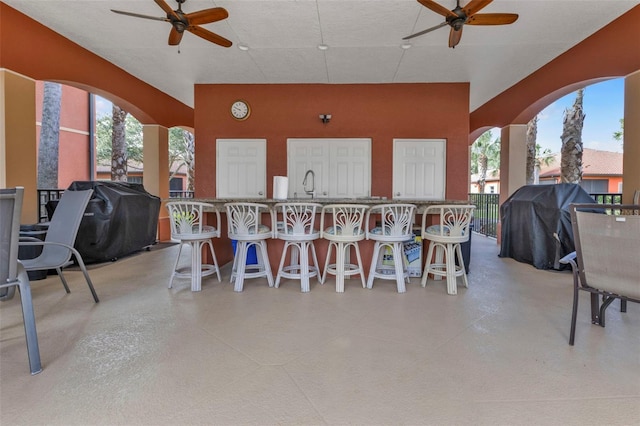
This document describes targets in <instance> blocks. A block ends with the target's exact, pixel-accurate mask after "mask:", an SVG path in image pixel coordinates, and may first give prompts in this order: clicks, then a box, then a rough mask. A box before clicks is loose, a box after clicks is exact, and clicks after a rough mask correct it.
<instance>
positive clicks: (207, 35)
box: [187, 25, 233, 47]
mask: <svg viewBox="0 0 640 426" xmlns="http://www.w3.org/2000/svg"><path fill="white" fill-rule="evenodd" d="M187 31H190V32H192V33H193V34H195V35H197V36H198V37H202V38H203V39H205V40H208V41H210V42H212V43H215V44H218V45H220V46H222V47H231V45H232V44H233V43H231V41H229V40H227V39H226V38H224V37H221V36H219V35H218V34H215V33H212V32H211V31H209V30H205V29H204V28H202V27H198V26H197V25H190V26H188V27H187Z"/></svg>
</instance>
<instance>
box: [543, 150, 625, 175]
mask: <svg viewBox="0 0 640 426" xmlns="http://www.w3.org/2000/svg"><path fill="white" fill-rule="evenodd" d="M622 155H623V154H622V153H621V152H612V151H599V150H596V149H589V148H585V149H584V151H583V153H582V175H583V176H622ZM559 175H560V153H558V154H555V158H554V160H553V162H552V163H551V164H550V165H549V166H543V167H542V169H541V170H540V177H541V178H543V177H552V176H559Z"/></svg>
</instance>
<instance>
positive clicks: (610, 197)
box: [589, 192, 622, 204]
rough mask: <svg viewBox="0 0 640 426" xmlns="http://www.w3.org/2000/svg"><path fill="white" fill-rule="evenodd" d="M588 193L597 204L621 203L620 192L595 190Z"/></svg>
mask: <svg viewBox="0 0 640 426" xmlns="http://www.w3.org/2000/svg"><path fill="white" fill-rule="evenodd" d="M589 195H591V196H592V197H593V199H594V200H596V203H598V204H622V193H620V192H595V193H592V194H589Z"/></svg>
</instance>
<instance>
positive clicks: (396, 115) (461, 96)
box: [195, 83, 469, 269]
mask: <svg viewBox="0 0 640 426" xmlns="http://www.w3.org/2000/svg"><path fill="white" fill-rule="evenodd" d="M236 99H244V100H246V101H247V102H248V103H249V104H250V106H251V115H250V117H249V118H248V119H247V120H245V121H236V120H234V119H233V118H232V117H231V114H230V112H229V109H230V106H231V104H232V103H233V102H234V101H235V100H236ZM195 106H196V108H195V110H196V114H195V140H196V158H197V161H196V197H215V196H216V192H215V191H216V158H215V154H216V139H219V138H265V139H267V182H271V181H272V180H273V176H276V175H286V174H287V138H291V137H308V138H323V137H326V138H349V137H366V138H371V140H372V142H371V143H372V149H371V151H372V158H371V170H372V176H371V191H372V194H376V195H382V196H386V197H389V198H391V197H392V194H391V190H392V182H391V180H392V176H391V174H392V159H393V158H392V157H393V155H392V151H393V139H394V138H444V139H446V140H447V183H446V185H447V187H446V197H447V198H448V199H463V200H466V199H467V198H468V196H467V192H468V182H469V158H468V156H469V147H468V142H467V141H468V134H469V128H468V117H469V114H468V111H469V85H468V84H467V83H455V84H353V85H329V84H290V85H286V84H285V85H197V86H196V88H195ZM319 114H331V116H332V118H331V121H330V122H329V123H327V124H323V123H322V122H321V121H320V119H319V117H318V116H319ZM271 191H272V188H271V187H270V185H267V198H271V197H272V195H273V194H272V193H271ZM225 227H226V222H225V218H224V215H223V229H225ZM317 249H318V257H319V262H320V263H321V264H322V263H323V262H324V258H325V252H326V243H325V242H322V241H320V242H318V243H317ZM281 250H282V244H281V242H280V241H270V242H269V248H268V251H269V258H270V260H271V265H272V268H275V267H276V266H277V262H278V260H279V256H280V253H281ZM371 250H372V248H371V245H370V244H362V245H361V252H362V258H363V263H364V267H365V269H368V267H369V263H370V258H371V254H372V253H371ZM216 253H217V256H218V259H219V261H220V262H222V263H225V262H228V261H230V260H231V259H232V252H231V244H230V243H229V241H228V239H227V238H226V235H225V237H223V239H222V242H221V243H220V244H218V247H217V248H216Z"/></svg>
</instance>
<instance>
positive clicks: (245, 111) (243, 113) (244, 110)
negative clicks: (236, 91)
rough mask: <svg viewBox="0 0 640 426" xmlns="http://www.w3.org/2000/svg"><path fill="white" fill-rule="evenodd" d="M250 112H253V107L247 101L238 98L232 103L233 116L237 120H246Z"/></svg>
mask: <svg viewBox="0 0 640 426" xmlns="http://www.w3.org/2000/svg"><path fill="white" fill-rule="evenodd" d="M249 114H251V108H250V107H249V104H248V103H247V102H246V101H243V100H237V101H235V102H234V103H232V104H231V116H232V117H233V118H235V119H236V120H239V121H242V120H246V119H247V118H249Z"/></svg>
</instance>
